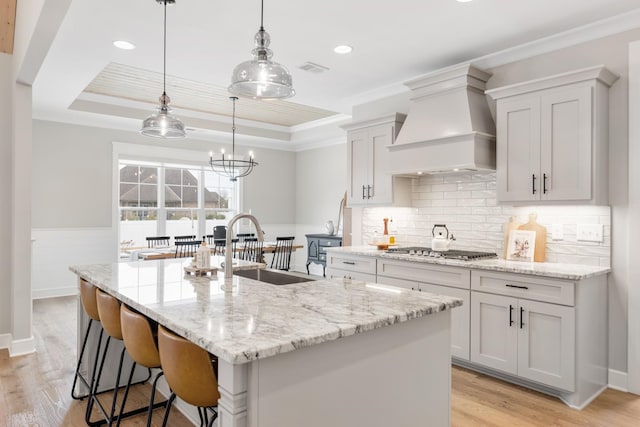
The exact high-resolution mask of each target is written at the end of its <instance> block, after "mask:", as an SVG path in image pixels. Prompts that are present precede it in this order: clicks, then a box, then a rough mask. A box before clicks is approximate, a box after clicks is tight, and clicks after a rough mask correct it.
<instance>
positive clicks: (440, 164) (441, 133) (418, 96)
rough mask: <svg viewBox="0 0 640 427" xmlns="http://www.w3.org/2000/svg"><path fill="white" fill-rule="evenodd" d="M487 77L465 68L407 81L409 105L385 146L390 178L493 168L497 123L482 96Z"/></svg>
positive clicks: (449, 69)
mask: <svg viewBox="0 0 640 427" xmlns="http://www.w3.org/2000/svg"><path fill="white" fill-rule="evenodd" d="M489 77H490V74H488V73H485V72H484V71H481V70H479V69H477V68H475V67H473V66H471V65H469V64H465V65H462V66H456V67H452V68H448V69H445V70H441V71H438V72H436V73H432V74H428V75H426V76H423V77H420V78H418V79H414V80H411V81H408V82H406V83H405V85H406V86H408V87H409V88H410V89H411V90H412V92H413V96H412V98H411V101H412V103H411V106H410V109H409V113H408V115H407V119H406V120H405V122H404V124H403V125H402V129H401V130H400V133H399V134H398V138H397V139H396V141H395V143H394V144H393V145H389V146H387V148H388V149H389V162H390V170H391V172H392V174H393V175H414V174H417V173H443V172H456V171H462V170H495V168H496V142H495V141H496V137H495V133H496V132H495V124H494V122H493V118H492V117H491V113H490V112H489V106H488V104H487V101H486V98H485V95H484V90H485V83H486V82H487V80H488V79H489Z"/></svg>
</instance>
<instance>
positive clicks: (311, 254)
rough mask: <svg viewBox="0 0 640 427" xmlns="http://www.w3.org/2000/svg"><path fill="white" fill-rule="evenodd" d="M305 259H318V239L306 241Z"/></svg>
mask: <svg viewBox="0 0 640 427" xmlns="http://www.w3.org/2000/svg"><path fill="white" fill-rule="evenodd" d="M307 245H308V247H307V259H318V239H312V238H308V239H307Z"/></svg>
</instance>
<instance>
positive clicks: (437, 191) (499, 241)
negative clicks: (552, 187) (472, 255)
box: [362, 172, 611, 267]
mask: <svg viewBox="0 0 640 427" xmlns="http://www.w3.org/2000/svg"><path fill="white" fill-rule="evenodd" d="M495 179H496V178H495V173H494V172H467V173H460V174H452V175H425V176H422V177H420V178H419V179H415V180H413V185H412V205H413V207H412V208H388V207H384V208H383V207H376V208H365V209H363V214H362V216H363V218H362V235H363V243H366V242H369V241H371V240H373V232H374V230H375V231H376V232H377V234H378V235H379V236H380V235H382V231H383V222H382V219H383V218H385V217H393V219H394V227H395V229H396V230H397V232H396V233H395V237H396V240H397V241H398V243H399V244H400V245H403V246H408V245H421V246H425V245H426V246H428V245H429V244H430V243H431V237H432V236H431V230H432V228H433V225H434V224H447V228H448V229H449V232H450V233H453V234H454V235H455V236H456V241H455V242H453V244H452V247H453V248H456V249H469V250H481V251H493V252H496V253H497V254H498V256H500V257H502V254H503V245H504V226H505V224H506V223H507V221H509V218H510V217H511V216H515V217H516V218H517V220H518V221H519V222H520V223H521V224H524V223H526V222H527V221H528V220H529V214H530V213H536V214H537V222H538V223H539V224H542V225H544V226H546V227H547V245H546V249H547V251H546V252H547V259H546V261H547V262H563V263H573V264H587V265H599V266H605V267H608V266H610V264H611V209H610V207H609V206H574V205H571V206H565V205H558V206H509V205H503V204H498V203H497V201H496V190H495V189H496V181H495ZM553 224H560V225H561V226H562V230H563V234H564V236H563V240H560V241H555V240H552V238H551V237H552V236H551V227H552V225H553ZM577 224H603V225H604V241H603V242H600V243H598V242H579V241H577V239H576V226H577Z"/></svg>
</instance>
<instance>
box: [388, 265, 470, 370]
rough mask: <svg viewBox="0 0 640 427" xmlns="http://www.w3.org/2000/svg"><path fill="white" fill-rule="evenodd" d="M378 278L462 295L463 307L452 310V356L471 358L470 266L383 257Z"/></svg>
mask: <svg viewBox="0 0 640 427" xmlns="http://www.w3.org/2000/svg"><path fill="white" fill-rule="evenodd" d="M377 281H378V283H381V284H384V285H390V286H398V287H402V288H405V289H412V290H414V291H420V292H431V293H433V294H438V295H446V296H449V297H456V298H461V299H462V300H463V302H462V306H460V307H455V308H454V309H452V311H451V355H452V356H455V357H457V358H459V359H464V360H469V321H470V318H469V313H470V312H469V304H470V303H471V294H470V290H469V288H470V271H469V270H468V269H464V268H456V267H447V266H439V265H431V264H421V263H417V262H406V261H397V260H388V259H379V260H378V265H377Z"/></svg>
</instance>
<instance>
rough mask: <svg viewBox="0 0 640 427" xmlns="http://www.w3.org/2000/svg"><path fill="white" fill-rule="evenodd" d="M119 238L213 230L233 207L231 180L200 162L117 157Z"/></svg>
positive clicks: (139, 241) (141, 241)
mask: <svg viewBox="0 0 640 427" xmlns="http://www.w3.org/2000/svg"><path fill="white" fill-rule="evenodd" d="M119 171H120V174H119V183H118V184H119V202H118V206H119V213H120V230H119V231H120V241H125V240H126V241H129V240H131V241H133V245H135V246H145V245H146V240H145V238H146V237H147V236H161V235H166V236H177V235H194V236H196V238H197V239H200V238H202V236H203V235H205V234H212V233H213V227H214V226H215V225H221V224H226V223H227V222H228V219H229V218H230V217H231V216H233V215H234V214H235V212H236V211H237V201H238V194H237V193H238V189H237V186H236V185H234V183H232V182H230V181H229V180H228V179H225V178H224V177H221V176H219V175H217V174H215V173H214V172H212V171H210V170H207V168H206V167H204V166H194V165H176V164H168V163H151V162H141V161H129V160H120V162H119Z"/></svg>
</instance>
